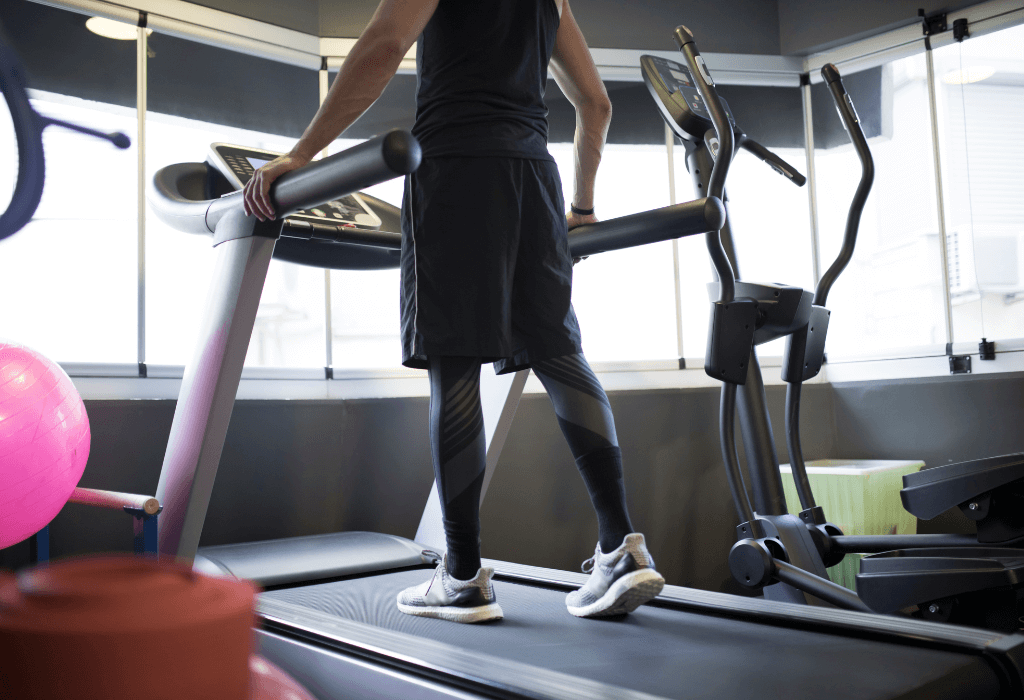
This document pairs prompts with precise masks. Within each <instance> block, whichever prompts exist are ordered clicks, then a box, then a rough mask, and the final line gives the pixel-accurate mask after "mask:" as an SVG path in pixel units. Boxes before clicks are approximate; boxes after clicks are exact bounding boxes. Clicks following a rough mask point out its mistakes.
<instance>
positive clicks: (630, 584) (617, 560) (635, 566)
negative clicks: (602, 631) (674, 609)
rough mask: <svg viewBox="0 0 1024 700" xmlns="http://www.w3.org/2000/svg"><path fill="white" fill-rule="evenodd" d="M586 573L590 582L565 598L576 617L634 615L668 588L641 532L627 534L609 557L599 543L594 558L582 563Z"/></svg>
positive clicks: (566, 604) (566, 603)
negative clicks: (633, 613) (634, 612)
mask: <svg viewBox="0 0 1024 700" xmlns="http://www.w3.org/2000/svg"><path fill="white" fill-rule="evenodd" d="M583 573H585V574H590V580H588V581H587V583H586V585H585V586H583V588H581V589H579V590H578V591H573V592H572V593H570V594H569V595H568V596H566V598H565V606H566V607H567V608H568V609H569V612H570V613H572V614H573V615H575V616H576V617H606V616H610V615H625V614H626V613H631V612H633V611H634V610H636V609H637V608H638V607H640V606H641V605H643V604H644V603H646V602H647V601H649V600H651V599H653V598H654V597H655V596H657V595H658V594H659V593H661V589H662V588H664V587H665V579H664V577H662V575H661V574H659V573H658V572H657V571H655V570H654V559H653V558H652V557H651V553H650V552H648V551H647V545H646V544H644V536H643V535H641V534H640V533H638V532H634V533H632V534H629V535H626V539H624V540H623V541H622V544H621V545H619V547H618V549H616V550H614V551H611V552H608V553H607V554H605V553H604V552H602V551H601V544H600V543H598V545H597V550H596V551H595V552H594V556H593V558H592V559H588V560H587V561H585V562H583Z"/></svg>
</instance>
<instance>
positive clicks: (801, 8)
mask: <svg viewBox="0 0 1024 700" xmlns="http://www.w3.org/2000/svg"><path fill="white" fill-rule="evenodd" d="M976 4H978V3H977V0H857V2H850V0H778V11H779V44H780V50H781V53H783V54H785V55H791V54H797V55H806V54H809V53H814V52H815V51H821V50H824V49H827V48H830V47H833V46H838V45H840V44H844V43H847V42H850V41H855V40H857V39H863V38H865V37H868V36H871V35H874V34H880V33H882V32H885V31H889V30H890V29H896V28H898V27H902V26H906V25H908V24H913V23H914V22H916V21H918V20H917V10H918V8H922V7H923V8H924V10H925V12H927V13H928V14H932V13H935V12H952V11H954V10H959V9H962V8H964V7H968V6H970V5H976Z"/></svg>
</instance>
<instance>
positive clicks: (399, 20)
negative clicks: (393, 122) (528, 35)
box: [244, 0, 438, 220]
mask: <svg viewBox="0 0 1024 700" xmlns="http://www.w3.org/2000/svg"><path fill="white" fill-rule="evenodd" d="M437 3H438V0H381V3H380V5H378V6H377V11H376V12H374V13H373V17H372V18H371V19H370V23H369V24H368V25H367V27H366V29H365V30H364V31H363V33H362V35H361V36H360V37H359V40H358V41H356V43H355V45H354V46H353V47H352V51H351V52H349V54H348V56H347V57H346V58H345V62H344V63H343V64H342V66H341V71H340V72H339V73H338V77H337V78H335V79H334V84H333V85H332V86H331V89H330V91H329V92H328V93H327V99H325V100H324V103H323V104H322V105H320V109H319V110H318V111H317V113H316V116H314V117H313V121H312V122H310V124H309V126H308V127H306V131H305V132H304V133H303V134H302V138H300V139H299V141H298V143H296V144H295V146H294V147H293V148H292V150H291V151H290V152H289V153H288V154H287V155H285V156H281V157H280V158H277V159H275V160H273V161H271V162H270V163H268V164H266V165H265V166H263V167H262V168H260V169H259V170H257V171H256V173H255V174H254V175H253V177H252V179H251V180H250V181H249V183H248V184H247V185H246V186H245V204H244V208H245V211H246V213H247V214H255V215H256V216H257V217H258V218H260V220H263V219H264V218H270V219H272V218H274V208H273V206H272V205H271V204H270V197H269V193H270V185H271V184H272V183H273V182H274V180H276V179H277V178H279V177H280V176H281V175H284V174H285V173H286V172H289V171H291V170H295V169H296V168H301V167H302V166H303V165H306V164H307V163H309V162H310V161H311V160H312V159H313V157H314V156H315V155H316V154H317V153H319V152H320V151H322V150H323V149H324V148H326V147H327V145H328V144H330V143H331V142H332V141H334V139H336V138H338V136H339V135H341V133H342V132H343V131H344V130H345V129H347V128H348V127H350V126H351V125H352V124H353V122H355V120H356V119H358V118H359V117H360V116H361V115H362V114H363V112H365V111H366V110H367V109H369V107H370V105H372V104H373V103H374V102H375V101H376V100H377V98H378V97H380V95H381V93H382V92H384V88H385V87H386V86H387V84H388V82H389V81H390V80H391V78H392V77H394V75H395V73H396V72H397V71H398V66H399V65H400V64H401V62H402V59H403V58H405V55H406V54H407V53H408V52H409V49H410V48H412V45H413V44H414V43H415V42H416V39H417V38H418V37H419V36H420V34H422V33H423V28H424V27H426V26H427V22H429V21H430V18H431V17H432V16H433V14H434V11H435V10H436V9H437Z"/></svg>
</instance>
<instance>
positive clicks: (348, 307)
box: [328, 139, 405, 369]
mask: <svg viewBox="0 0 1024 700" xmlns="http://www.w3.org/2000/svg"><path fill="white" fill-rule="evenodd" d="M358 143H362V140H361V139H338V140H337V141H335V142H334V143H332V144H331V146H330V148H329V149H328V150H329V151H330V152H331V153H332V154H333V153H337V152H338V151H342V150H344V149H346V148H351V147H352V146H354V145H356V144H358ZM404 188H405V178H401V177H399V178H395V179H394V180H388V181H387V182H382V183H381V184H379V185H374V186H373V187H370V188H368V189H366V190H363V192H365V193H366V194H368V195H370V196H373V197H376V198H378V199H381V200H383V201H385V202H387V203H388V204H393V205H394V206H396V207H399V208H401V206H402V193H403V191H404ZM399 291H400V276H399V271H398V270H397V269H395V270H332V271H331V331H332V333H333V335H334V349H333V354H334V367H336V368H338V369H383V368H397V367H401V366H402V340H401V324H400V318H399V305H398V304H399Z"/></svg>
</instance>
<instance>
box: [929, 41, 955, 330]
mask: <svg viewBox="0 0 1024 700" xmlns="http://www.w3.org/2000/svg"><path fill="white" fill-rule="evenodd" d="M924 61H925V65H926V66H927V67H928V109H929V114H930V117H931V127H932V158H933V160H934V163H935V201H936V204H937V208H938V214H939V256H940V258H941V259H942V300H943V303H944V304H945V312H946V313H945V322H946V347H947V348H948V347H950V346H951V344H952V343H953V299H952V297H951V296H950V292H949V247H948V244H947V242H946V204H945V201H944V199H943V196H942V191H943V190H942V156H941V153H940V151H939V108H938V97H937V95H936V93H935V60H934V58H933V56H932V49H931V46H930V45H929V46H927V47H926V48H925V52H924Z"/></svg>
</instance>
